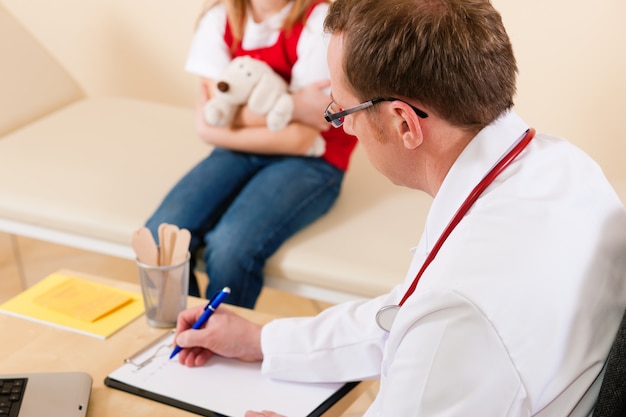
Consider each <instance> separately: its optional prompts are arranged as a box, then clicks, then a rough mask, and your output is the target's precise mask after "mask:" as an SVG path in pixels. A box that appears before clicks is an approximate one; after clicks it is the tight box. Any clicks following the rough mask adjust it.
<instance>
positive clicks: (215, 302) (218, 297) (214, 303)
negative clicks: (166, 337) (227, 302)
mask: <svg viewBox="0 0 626 417" xmlns="http://www.w3.org/2000/svg"><path fill="white" fill-rule="evenodd" d="M228 294H230V288H228V287H224V289H223V290H222V291H220V292H218V293H217V294H215V295H214V296H213V298H211V301H209V303H208V304H207V305H206V307H204V313H202V315H201V316H200V318H199V319H198V321H196V322H195V323H194V325H193V326H192V327H191V328H192V329H193V330H198V329H199V328H200V327H202V326H204V324H205V323H206V322H207V321H208V320H209V317H211V314H213V312H214V311H215V310H216V309H217V307H218V306H219V305H220V304H222V301H224V299H225V298H226V297H227V296H228ZM181 350H182V348H181V347H180V346H178V345H176V347H175V348H174V350H173V351H172V354H171V355H170V359H172V358H173V357H174V356H176V355H177V354H178V352H180V351H181Z"/></svg>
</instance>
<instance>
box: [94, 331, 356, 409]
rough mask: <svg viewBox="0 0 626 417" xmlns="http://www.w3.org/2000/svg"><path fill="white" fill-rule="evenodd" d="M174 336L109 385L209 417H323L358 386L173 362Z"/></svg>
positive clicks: (244, 366)
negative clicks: (265, 416) (261, 415)
mask: <svg viewBox="0 0 626 417" xmlns="http://www.w3.org/2000/svg"><path fill="white" fill-rule="evenodd" d="M173 340H174V334H173V333H168V334H167V335H166V336H165V337H164V338H162V339H161V340H159V341H157V342H156V343H155V344H153V345H151V346H149V347H148V348H147V349H146V350H144V351H142V352H140V353H139V354H137V355H135V356H134V357H132V358H130V359H127V360H126V362H125V363H124V365H122V366H121V367H119V368H118V369H116V370H115V371H113V372H111V373H110V374H109V375H108V377H107V378H106V379H105V385H107V386H109V387H112V388H117V389H121V390H123V391H127V392H130V393H133V394H137V395H140V396H143V397H146V398H150V399H153V400H156V401H159V402H163V403H166V404H169V405H173V406H176V407H179V408H182V409H185V410H187V411H191V412H195V413H198V414H201V415H205V416H220V415H221V416H227V417H239V416H243V415H244V414H245V412H246V411H247V410H272V411H275V412H277V413H279V414H282V415H286V416H289V417H315V416H321V415H322V414H323V412H325V411H326V410H327V409H328V408H329V407H330V406H332V405H333V404H334V403H335V402H337V401H338V400H339V399H341V398H342V397H343V396H344V395H345V394H347V393H348V392H349V391H350V390H352V389H353V388H354V387H355V386H356V385H357V384H358V383H348V384H343V383H338V384H307V383H293V382H284V381H277V380H273V379H270V378H267V377H265V376H263V375H262V374H261V363H260V362H252V363H251V362H242V361H238V360H235V359H226V358H222V357H218V356H214V357H212V358H211V359H210V360H209V361H208V362H207V364H205V365H204V366H201V367H196V368H189V367H186V366H184V365H181V364H180V363H179V362H178V360H177V358H174V359H171V360H170V359H169V355H170V353H171V351H172V343H173Z"/></svg>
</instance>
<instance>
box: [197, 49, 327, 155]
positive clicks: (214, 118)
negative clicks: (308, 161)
mask: <svg viewBox="0 0 626 417" xmlns="http://www.w3.org/2000/svg"><path fill="white" fill-rule="evenodd" d="M215 87H216V88H215V91H214V95H213V97H212V98H211V99H209V100H208V101H207V102H206V104H205V107H204V118H205V119H206V122H207V123H208V124H209V125H212V126H218V127H224V126H229V125H230V124H231V123H232V121H233V118H234V117H235V114H236V113H237V110H238V108H239V107H240V106H242V105H244V104H247V106H248V108H249V109H250V110H251V111H253V112H254V113H257V114H260V115H265V120H266V124H267V128H268V129H269V130H271V131H274V132H277V131H280V130H282V129H283V128H285V126H287V124H288V123H289V122H290V121H291V117H292V114H293V99H292V98H291V95H290V94H289V93H288V87H287V83H286V82H285V80H283V78H282V77H280V76H279V75H278V74H276V73H275V72H274V70H273V69H272V67H270V66H269V65H268V64H267V63H265V62H263V61H260V60H258V59H255V58H252V57H250V56H240V57H236V58H234V59H233V60H232V61H231V62H230V64H229V65H228V66H227V67H226V69H225V70H224V71H223V72H222V74H221V75H220V77H219V78H218V79H217V80H216V83H215ZM325 148H326V143H325V141H324V139H323V138H322V137H320V136H318V138H317V139H316V142H315V143H314V144H313V145H312V146H311V148H310V149H309V151H308V152H307V154H306V155H307V156H321V155H322V154H323V153H324V151H325Z"/></svg>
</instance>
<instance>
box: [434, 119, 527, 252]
mask: <svg viewBox="0 0 626 417" xmlns="http://www.w3.org/2000/svg"><path fill="white" fill-rule="evenodd" d="M527 129H528V125H527V124H526V123H525V122H524V121H523V120H522V119H521V118H520V117H519V116H518V115H517V114H516V113H515V112H513V111H508V112H506V113H504V114H503V115H502V116H500V117H499V118H498V119H497V120H496V121H494V122H493V123H492V124H490V125H488V126H487V127H485V128H484V129H482V130H481V131H480V132H478V134H477V135H476V136H475V137H474V138H473V139H472V140H471V141H470V143H469V144H468V145H467V146H466V147H465V149H464V150H463V152H461V154H460V155H459V157H458V158H457V160H456V161H455V162H454V164H453V165H452V168H450V171H449V172H448V174H447V175H446V177H445V179H444V181H443V183H442V184H441V188H440V189H439V192H438V193H437V195H436V196H435V198H434V200H433V203H432V205H431V208H430V211H429V213H428V217H427V219H426V225H425V227H424V236H423V237H424V239H426V240H425V241H424V242H422V243H424V244H425V245H426V252H427V253H428V252H430V250H431V249H432V247H433V245H434V244H435V243H436V242H437V239H438V238H439V236H440V235H441V234H442V233H443V231H444V229H445V227H446V226H447V225H448V223H449V222H450V220H451V219H452V217H453V216H454V213H456V211H457V210H458V208H459V207H460V206H461V204H463V201H465V199H466V198H467V196H468V195H469V193H470V192H471V191H472V189H473V188H474V187H475V186H476V185H477V184H478V183H479V182H480V180H481V179H483V177H484V176H485V175H486V174H487V173H488V172H489V170H490V169H491V168H492V167H493V166H494V165H495V164H496V163H497V162H498V160H499V159H500V158H501V157H502V156H503V155H504V154H506V152H507V151H508V150H509V148H511V147H512V146H513V145H514V144H515V143H516V142H517V141H518V140H519V139H520V138H521V137H522V136H523V135H524V132H525V131H526V130H527Z"/></svg>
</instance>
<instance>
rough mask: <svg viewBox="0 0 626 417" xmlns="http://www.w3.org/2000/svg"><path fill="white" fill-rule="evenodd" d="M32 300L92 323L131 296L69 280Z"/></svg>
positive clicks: (106, 287)
mask: <svg viewBox="0 0 626 417" xmlns="http://www.w3.org/2000/svg"><path fill="white" fill-rule="evenodd" d="M33 301H34V302H35V303H36V304H38V305H40V306H42V307H47V308H49V309H52V310H54V311H57V312H59V313H63V314H66V315H68V316H70V317H73V318H75V319H78V320H84V321H86V322H89V323H93V322H94V321H96V320H98V319H101V318H103V317H104V316H106V315H107V314H110V313H111V312H113V311H115V310H117V309H118V308H120V307H122V306H124V305H126V304H128V303H130V302H131V301H132V297H131V296H129V295H128V294H125V293H123V292H121V291H119V290H117V289H115V288H111V287H108V286H106V285H102V284H96V283H93V282H88V281H85V280H82V279H79V278H73V277H70V278H67V279H66V280H64V281H62V282H61V283H60V284H58V285H56V286H54V287H53V288H52V289H50V290H49V291H46V292H45V293H43V294H41V295H40V296H38V297H36V298H35V299H34V300H33Z"/></svg>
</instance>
